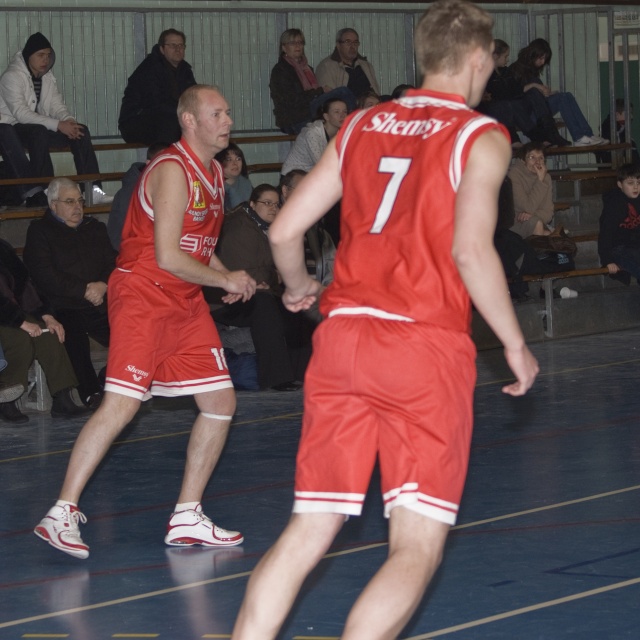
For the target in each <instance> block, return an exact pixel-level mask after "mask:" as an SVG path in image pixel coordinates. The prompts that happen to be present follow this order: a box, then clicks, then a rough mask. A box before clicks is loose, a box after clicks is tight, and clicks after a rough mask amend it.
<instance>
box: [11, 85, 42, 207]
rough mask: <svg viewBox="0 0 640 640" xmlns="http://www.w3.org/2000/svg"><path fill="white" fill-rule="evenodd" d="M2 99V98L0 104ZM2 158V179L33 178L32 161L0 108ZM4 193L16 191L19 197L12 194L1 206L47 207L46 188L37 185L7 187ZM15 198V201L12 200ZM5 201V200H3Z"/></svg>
mask: <svg viewBox="0 0 640 640" xmlns="http://www.w3.org/2000/svg"><path fill="white" fill-rule="evenodd" d="M1 101H2V98H1V97H0V103H1ZM0 156H2V160H3V167H2V168H3V171H2V172H1V173H0V177H1V178H2V179H7V180H10V179H11V178H33V177H34V172H33V169H32V167H31V161H30V160H29V158H28V157H27V154H26V153H25V152H24V147H23V146H22V142H20V138H18V135H17V134H16V131H15V129H14V128H13V127H12V126H11V125H10V124H7V123H6V122H3V121H2V108H1V106H0ZM3 191H9V192H11V191H15V194H16V196H17V198H16V197H13V194H12V193H10V194H9V195H8V196H7V200H6V202H0V204H22V203H24V205H25V206H26V207H46V206H47V196H46V194H45V192H44V187H41V186H40V185H36V184H33V185H31V184H21V185H16V186H15V187H9V188H7V187H5V188H3ZM12 198H13V199H12ZM3 200H4V198H3Z"/></svg>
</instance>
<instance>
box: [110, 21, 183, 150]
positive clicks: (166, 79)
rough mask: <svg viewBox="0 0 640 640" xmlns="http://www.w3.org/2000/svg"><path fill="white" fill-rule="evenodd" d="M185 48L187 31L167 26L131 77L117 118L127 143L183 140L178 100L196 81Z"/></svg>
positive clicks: (151, 143) (150, 143) (167, 142)
mask: <svg viewBox="0 0 640 640" xmlns="http://www.w3.org/2000/svg"><path fill="white" fill-rule="evenodd" d="M185 48H186V36H185V35H184V33H182V31H177V30H176V29H166V30H165V31H163V32H162V33H161V34H160V37H159V38H158V44H156V45H154V47H153V49H152V50H151V53H150V54H149V55H148V56H147V57H146V58H145V59H144V60H143V61H142V62H141V63H140V64H139V65H138V67H137V68H136V70H135V71H134V72H133V73H132V74H131V75H130V76H129V80H128V82H127V86H126V88H125V90H124V97H123V98H122V105H121V107H120V117H119V119H118V128H119V129H120V133H121V134H122V137H123V138H124V140H125V141H126V142H143V143H144V144H147V145H153V144H155V143H157V142H164V143H165V144H171V143H173V142H177V141H178V140H179V139H180V125H179V123H178V116H177V112H176V110H177V108H178V99H179V98H180V96H181V95H182V93H183V91H184V90H185V89H188V88H189V87H191V86H193V85H194V84H196V79H195V77H194V75H193V71H192V69H191V65H190V64H189V63H188V62H186V60H185V59H184V53H185Z"/></svg>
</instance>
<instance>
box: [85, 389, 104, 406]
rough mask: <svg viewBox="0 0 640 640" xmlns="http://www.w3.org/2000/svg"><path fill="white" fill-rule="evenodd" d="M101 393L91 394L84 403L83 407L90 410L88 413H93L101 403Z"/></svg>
mask: <svg viewBox="0 0 640 640" xmlns="http://www.w3.org/2000/svg"><path fill="white" fill-rule="evenodd" d="M103 395H104V394H103V392H102V391H96V392H95V393H92V394H91V395H90V396H89V397H88V398H87V399H86V400H85V401H84V404H85V406H86V407H87V408H88V409H89V410H90V411H95V410H96V409H97V408H98V407H99V406H100V404H101V403H102V397H103Z"/></svg>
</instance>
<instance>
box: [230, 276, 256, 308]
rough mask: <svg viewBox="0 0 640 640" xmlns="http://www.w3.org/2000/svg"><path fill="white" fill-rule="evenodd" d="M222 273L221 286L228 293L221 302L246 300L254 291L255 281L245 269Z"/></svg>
mask: <svg viewBox="0 0 640 640" xmlns="http://www.w3.org/2000/svg"><path fill="white" fill-rule="evenodd" d="M224 275H225V282H224V283H223V284H222V288H223V289H224V290H225V291H226V292H227V293H228V294H230V295H227V296H224V297H223V298H222V300H223V302H226V303H227V304H232V302H238V300H242V301H243V302H246V301H247V300H249V298H251V296H252V295H253V294H254V293H255V292H256V281H255V280H254V279H253V278H252V277H251V276H250V275H249V274H248V273H247V272H246V271H227V273H225V274H224Z"/></svg>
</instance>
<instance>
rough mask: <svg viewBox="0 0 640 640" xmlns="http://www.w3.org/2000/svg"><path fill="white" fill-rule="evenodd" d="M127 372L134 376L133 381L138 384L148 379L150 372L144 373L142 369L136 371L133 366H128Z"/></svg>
mask: <svg viewBox="0 0 640 640" xmlns="http://www.w3.org/2000/svg"><path fill="white" fill-rule="evenodd" d="M126 370H127V371H129V373H132V374H133V379H134V380H135V381H136V382H140V380H142V378H148V377H149V372H148V371H143V370H142V369H136V368H135V367H134V366H133V365H132V364H129V365H127V367H126Z"/></svg>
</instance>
